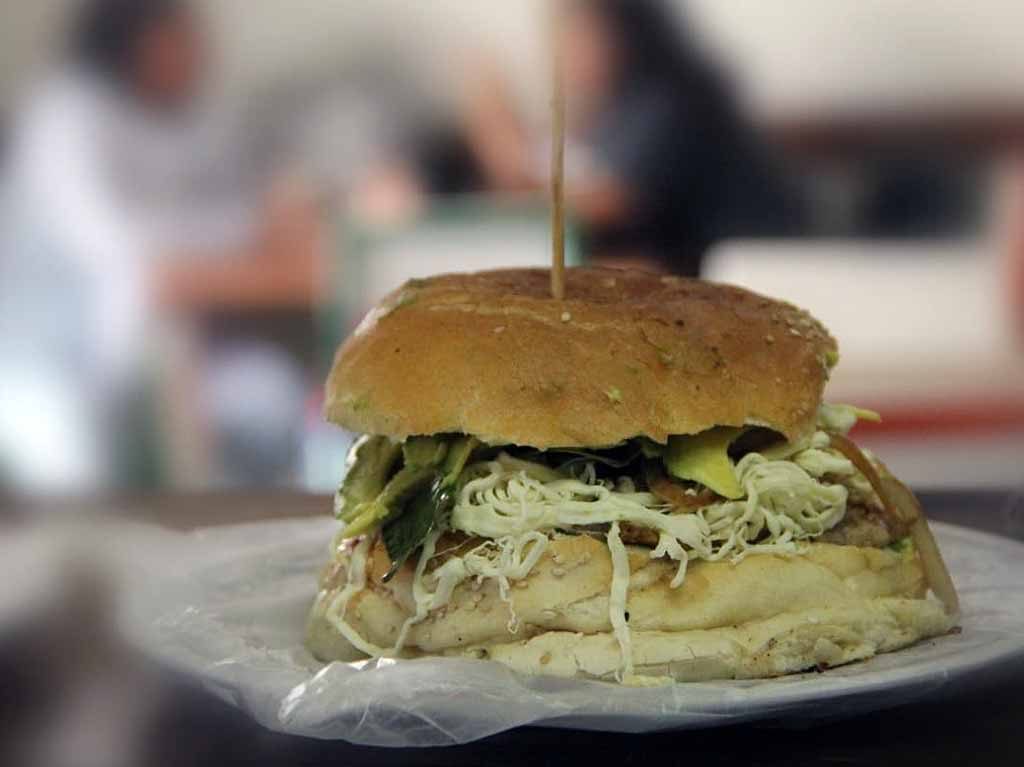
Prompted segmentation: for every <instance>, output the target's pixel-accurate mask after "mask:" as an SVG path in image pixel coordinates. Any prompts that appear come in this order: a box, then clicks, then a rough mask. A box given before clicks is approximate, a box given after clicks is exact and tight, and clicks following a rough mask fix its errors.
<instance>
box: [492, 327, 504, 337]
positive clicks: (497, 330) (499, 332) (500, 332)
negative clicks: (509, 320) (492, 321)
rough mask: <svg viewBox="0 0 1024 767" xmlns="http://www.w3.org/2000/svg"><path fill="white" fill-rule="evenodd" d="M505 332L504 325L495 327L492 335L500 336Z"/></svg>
mask: <svg viewBox="0 0 1024 767" xmlns="http://www.w3.org/2000/svg"><path fill="white" fill-rule="evenodd" d="M505 330H506V328H505V326H504V325H500V326H499V327H496V328H495V329H494V333H495V335H499V336H500V335H501V334H502V333H504V332H505Z"/></svg>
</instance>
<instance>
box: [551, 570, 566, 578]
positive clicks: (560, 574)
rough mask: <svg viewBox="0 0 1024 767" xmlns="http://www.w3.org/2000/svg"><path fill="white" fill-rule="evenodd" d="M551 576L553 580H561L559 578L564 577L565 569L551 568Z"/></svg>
mask: <svg viewBox="0 0 1024 767" xmlns="http://www.w3.org/2000/svg"><path fill="white" fill-rule="evenodd" d="M551 575H553V576H554V577H555V578H561V577H563V576H564V575H565V568H563V567H552V568H551Z"/></svg>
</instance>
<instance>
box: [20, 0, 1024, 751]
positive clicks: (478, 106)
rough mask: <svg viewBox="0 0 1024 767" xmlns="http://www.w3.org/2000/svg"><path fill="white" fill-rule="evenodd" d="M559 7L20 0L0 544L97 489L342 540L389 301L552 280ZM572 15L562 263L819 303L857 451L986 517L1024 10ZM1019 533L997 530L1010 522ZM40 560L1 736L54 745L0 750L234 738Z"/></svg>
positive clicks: (727, 3) (886, 3)
mask: <svg viewBox="0 0 1024 767" xmlns="http://www.w3.org/2000/svg"><path fill="white" fill-rule="evenodd" d="M545 5H546V3H545V1H544V0H517V1H516V2H503V3H492V2H486V3H485V2H480V1H479V0H432V1H431V2H417V1H416V0H372V2H370V0H362V1H361V2H357V1H356V0H329V1H327V0H287V1H286V0H260V2H252V1H251V0H195V2H187V1H185V0H88V1H86V2H79V1H76V0H34V1H33V2H31V3H26V2H22V3H13V2H8V3H6V4H5V8H4V10H3V15H2V22H0V522H5V521H11V520H19V519H24V518H26V517H27V518H30V519H31V518H34V517H33V514H34V513H35V512H38V513H37V514H36V517H38V518H45V519H47V520H49V519H52V518H53V517H55V516H59V517H61V518H62V519H64V520H65V521H66V520H67V519H68V518H75V519H79V520H93V519H94V517H93V516H90V515H88V514H87V513H86V512H87V511H90V510H91V511H96V510H101V511H103V510H108V509H110V508H112V505H111V499H113V500H114V501H115V502H116V503H117V504H118V507H119V508H129V507H130V508H136V507H137V508H140V509H146V510H148V511H147V513H143V512H139V513H138V514H137V515H136V516H138V517H140V518H144V519H155V520H157V521H159V522H161V523H162V524H166V525H170V526H173V527H178V528H190V527H197V526H203V525H205V524H211V523H225V522H231V521H239V520H249V519H253V518H260V517H274V516H282V515H284V514H292V513H304V514H325V513H326V512H327V508H328V506H327V505H326V501H324V500H323V499H322V497H321V496H320V495H317V494H323V493H326V492H330V491H332V490H333V488H334V486H335V485H336V483H337V482H338V480H339V478H340V474H341V472H342V468H343V462H344V456H345V453H346V450H347V447H348V444H349V442H350V440H351V435H346V434H344V433H342V432H341V431H339V430H337V429H334V428H332V427H329V426H327V425H325V424H323V423H322V421H321V418H320V409H321V404H322V394H321V383H322V380H323V378H324V376H325V375H326V372H327V370H328V368H329V365H330V361H331V356H332V354H333V352H334V349H335V348H336V346H337V345H338V344H339V343H340V341H341V340H342V339H343V338H344V337H345V336H346V335H347V333H348V332H349V331H350V330H351V329H352V328H353V327H354V326H355V324H356V323H357V322H358V321H359V319H360V318H361V316H362V315H363V314H364V313H365V312H366V310H367V309H368V308H369V307H370V306H371V305H372V304H373V303H374V302H375V301H376V300H378V299H379V298H380V297H382V296H383V295H384V294H385V293H387V292H388V291H390V290H391V289H393V288H395V287H397V286H398V285H399V284H400V283H401V282H403V281H404V280H406V279H408V278H411V277H417V276H423V275H427V274H431V273H435V272H439V271H458V270H473V269H486V268H492V267H498V266H508V265H543V264H545V263H547V260H548V241H549V235H548V209H547V200H546V192H545V189H546V187H547V184H548V177H547V173H548V156H549V152H550V140H549V138H548V136H549V130H550V126H549V122H548V114H547V113H548V108H547V104H548V99H549V80H550V72H549V63H548V62H549V61H550V36H549V28H548V27H547V26H546V25H547V21H548V14H547V12H546V8H545ZM566 5H567V7H568V15H567V19H566V24H565V25H564V29H563V30H562V32H561V35H560V40H559V44H560V45H562V46H563V47H564V52H565V67H566V71H565V74H566V80H567V88H568V93H569V104H568V110H569V120H568V121H569V146H568V175H569V191H568V201H569V205H570V209H571V217H572V223H571V228H570V242H569V255H570V260H571V261H572V262H573V263H596V264H606V265H611V266H632V267H637V268H642V269H647V270H654V271H663V272H670V273H676V274H682V275H691V276H693V275H703V276H706V277H710V278H713V279H717V280H722V281H727V282H734V283H738V284H742V285H745V286H749V287H752V288H754V289H757V290H760V291H763V292H766V293H768V294H772V295H777V296H781V297H784V298H787V299H790V300H792V301H793V302H795V303H798V304H800V305H802V306H804V307H806V308H808V309H810V310H811V311H812V312H813V313H814V314H816V315H817V316H819V317H820V318H821V319H823V320H824V321H825V322H826V323H827V324H828V325H829V326H830V327H831V329H832V330H833V332H834V334H835V335H836V336H837V337H838V338H839V340H840V342H841V347H842V349H843V362H842V364H841V365H840V367H839V369H838V371H837V373H836V375H835V378H834V380H833V382H832V388H831V391H830V394H829V399H831V400H832V401H836V402H850V403H854V404H857V405H860V406H863V407H868V408H874V409H877V410H879V411H881V412H882V413H883V414H884V416H885V421H884V422H883V423H882V424H879V425H871V426H869V427H862V430H861V432H860V433H859V439H860V440H861V441H862V442H863V443H864V444H866V445H867V446H869V447H871V448H874V449H875V450H876V451H877V452H879V453H880V455H881V456H882V457H883V458H884V459H885V460H886V461H887V462H888V463H889V464H890V465H891V467H892V468H893V469H894V471H895V472H896V473H897V474H899V475H900V476H902V477H904V478H905V479H907V480H908V481H909V482H910V483H911V484H912V485H913V486H914V487H915V488H918V489H921V490H926V491H927V490H931V491H935V490H945V491H950V490H959V491H965V490H970V491H972V492H977V491H985V492H988V493H989V495H987V496H985V497H987V498H989V502H988V507H989V508H994V509H995V510H997V511H998V510H999V509H1001V508H1003V507H1002V499H1003V498H1005V497H1007V494H1008V493H1009V492H1010V491H1011V490H1012V489H1013V488H1015V487H1018V486H1019V485H1020V480H1021V473H1022V472H1021V467H1022V460H1021V457H1022V455H1024V452H1022V448H1024V151H1022V150H1024V57H1022V55H1021V50H1022V43H1024V4H1022V3H1020V2H1019V1H1018V0H974V2H970V3H967V2H960V1H957V0H931V1H930V2H928V3H923V2H918V1H917V0H788V1H787V2H786V3H784V4H780V3H755V2H749V0H665V2H658V0H567V3H566ZM295 491H300V492H301V493H305V494H308V495H299V494H298V493H296V492H295ZM210 493H214V494H216V495H213V496H210V495H209V494H210ZM231 493H234V495H231ZM288 493H290V494H288ZM200 494H205V495H200ZM200 497H202V498H211V497H212V498H214V499H215V500H213V501H204V502H200V501H198V500H196V499H198V498H200ZM929 497H930V498H931V502H930V509H931V510H933V513H934V514H937V515H939V516H942V514H943V513H944V512H943V508H944V507H943V505H942V504H943V501H942V499H943V498H945V499H946V505H947V506H957V508H958V509H959V510H960V511H962V508H960V506H961V505H962V504H960V501H957V500H956V498H958V497H959V496H949V495H945V496H943V495H935V494H934V492H933V493H932V494H931V495H930V496H929ZM972 497H974V496H972ZM979 497H980V496H979ZM140 498H145V499H146V500H145V501H139V500H138V499H140ZM302 498H304V499H305V500H301V501H300V499H302ZM129 499H131V502H130V503H129ZM950 499H952V501H951V500H950ZM992 499H995V500H992ZM958 504H960V505H958ZM1006 508H1007V509H1008V510H1009V511H1008V513H1010V514H1014V513H1015V514H1016V516H1015V517H1011V518H1010V519H1011V522H1010V524H1011V528H1002V527H999V525H1000V524H1002V523H998V524H997V523H991V524H989V523H987V522H986V523H984V524H982V526H985V525H989V526H990V527H992V529H1000V530H1001V531H1003V532H1007V530H1009V532H1010V534H1016V535H1018V536H1019V535H1024V522H1022V521H1021V507H1020V506H1018V507H1017V511H1016V512H1013V511H1012V509H1013V507H1012V506H1007V507H1006ZM56 510H60V512H61V513H58V512H57V511H56ZM945 518H953V517H950V516H947V517H945ZM993 518H994V517H993ZM980 519H981V515H980V514H979V515H978V520H980ZM1014 519H1016V520H1017V521H1016V522H1013V520H1014ZM85 524H91V523H90V522H85ZM1013 525H1016V527H1013ZM7 529H8V528H7V527H0V544H5V543H6V542H8V541H7V539H6V538H5V537H4V536H5V535H6V530H7ZM70 537H71V538H74V537H75V536H74V535H72V536H70ZM46 540H48V541H50V543H47V544H46V545H45V546H43V545H42V544H40V546H41V548H39V547H34V544H33V545H28V544H26V543H25V542H24V541H21V542H18V541H16V540H14V539H13V538H11V539H10V541H9V542H10V543H11V545H10V547H7V548H5V549H4V550H5V551H6V553H5V554H4V556H3V557H0V562H2V564H3V565H4V566H5V567H6V571H5V573H6V574H4V575H3V580H4V582H5V584H7V585H8V586H9V587H10V588H9V591H10V592H11V594H13V595H15V596H17V597H19V598H18V599H15V600H13V602H12V604H11V605H7V604H0V629H3V630H2V631H0V679H2V680H3V683H2V686H3V687H5V689H6V690H7V691H8V692H9V694H8V695H7V698H6V700H9V701H11V704H10V705H7V702H6V700H5V702H3V703H2V704H0V725H2V724H3V723H4V722H5V721H8V720H11V721H17V722H20V724H21V726H22V730H19V731H24V732H31V733H36V735H35V736H33V737H31V738H28V739H25V740H19V741H17V742H16V743H14V745H13V746H11V747H13V748H17V749H21V750H20V751H19V752H18V753H19V757H18V760H17V761H13V760H12V761H9V763H12V764H13V763H26V764H28V763H31V764H46V765H59V764H76V765H81V764H104V765H112V764H133V763H144V764H150V765H152V764H174V763H182V764H194V763H199V762H198V754H199V752H198V751H195V752H192V751H189V750H188V747H190V746H191V745H195V744H189V743H187V742H186V741H178V743H177V746H178V749H179V751H178V752H175V751H174V749H170V750H168V749H164V748H162V747H157V748H156V749H154V748H153V745H152V744H153V743H161V744H163V743H165V742H166V741H167V739H166V737H160V738H159V739H157V740H154V737H155V736H154V733H158V734H159V733H164V734H166V732H167V731H174V730H175V728H176V727H177V728H178V729H179V730H180V729H183V728H184V729H188V730H189V731H191V732H201V731H202V732H207V735H211V733H212V731H213V730H216V729H217V727H218V722H223V721H224V716H225V715H224V714H223V713H221V714H218V715H213V714H211V713H210V711H209V710H208V709H207V708H205V706H206V705H207V704H205V703H199V702H197V701H196V700H195V699H194V698H193V697H189V696H190V695H192V693H189V694H188V695H186V696H185V699H186V701H187V702H186V703H181V704H180V705H178V707H177V708H174V707H170V708H169V707H168V705H169V704H167V699H168V698H167V695H168V693H167V692H166V680H164V679H163V678H160V677H159V675H154V672H153V671H152V669H150V668H149V667H147V666H144V665H142V664H140V662H139V660H138V659H137V658H135V656H134V655H132V654H130V653H127V652H125V651H124V650H123V649H122V650H119V651H114V650H111V649H110V648H111V647H112V646H114V644H115V642H114V640H112V639H111V637H110V636H108V635H107V633H105V632H107V631H108V629H109V622H107V621H106V620H105V618H104V616H106V614H107V613H106V610H107V609H108V608H107V606H106V603H105V602H104V598H105V597H104V596H103V595H104V594H107V593H108V591H107V590H105V588H103V586H102V584H101V583H99V582H98V581H97V578H98V577H99V576H98V575H97V574H96V573H95V572H94V571H93V570H88V571H87V574H83V571H81V570H80V569H76V565H75V562H76V561H77V560H76V557H75V556H70V555H68V551H66V550H65V549H63V548H60V547H58V549H59V551H60V552H63V553H60V555H59V556H58V553H55V551H54V549H53V546H52V545H50V544H51V543H52V540H51V539H46ZM8 548H9V550H8ZM44 550H45V551H46V552H49V554H45V553H44ZM92 554H93V556H95V551H93V552H92ZM100 580H102V579H100ZM311 583H312V582H311ZM44 592H45V593H46V594H49V597H44V596H40V594H42V593H44ZM0 602H2V600H0ZM44 604H50V605H56V606H57V607H56V608H54V609H52V610H50V611H49V612H45V611H42V609H41V605H44ZM26 615H28V616H29V619H26V617H25V616H26ZM12 616H14V617H12ZM16 619H17V620H16ZM8 627H17V628H13V629H12V630H11V631H7V630H6V629H7V628H8ZM71 632H74V633H75V636H76V638H77V639H80V640H81V641H79V642H76V643H74V646H75V648H77V649H76V650H75V652H74V653H71V656H70V657H68V653H67V652H66V643H67V640H66V637H67V636H68V635H69V634H70V633H71ZM58 660H59V661H60V662H58ZM44 667H47V670H48V675H44V676H39V673H40V669H42V668H44ZM41 679H42V680H48V681H42V682H41V681H40V680H41ZM115 682H116V683H115ZM128 688H131V694H127V693H126V690H127V689H128ZM12 691H13V692H12ZM158 691H163V692H160V694H158ZM48 696H49V697H48ZM161 696H163V697H161ZM0 697H2V696H0ZM26 698H27V699H28V703H27V704H26V703H25V701H26ZM179 703H180V696H179ZM33 705H34V706H35V708H33V707H32V706H33ZM26 711H29V712H31V711H42V712H45V714H46V715H45V717H44V718H43V719H41V720H40V721H39V722H36V721H35V720H32V719H31V718H30V717H31V716H32V715H31V714H26V713H25V712H26ZM218 716H219V717H220V718H219V719H218V718H217V717H218ZM26 717H29V719H26ZM231 721H232V722H234V726H238V727H240V726H241V725H239V724H238V723H237V721H236V720H231ZM146 727H149V728H150V729H149V730H147V729H146ZM204 727H205V730H204ZM161 728H162V729H161ZM40 733H42V734H41V735H40ZM47 733H50V734H47ZM147 733H149V738H148V740H147ZM204 737H205V736H204ZM211 737H214V738H216V735H211ZM8 745H9V743H8V742H7V741H6V740H4V739H2V738H0V762H6V760H5V752H4V748H5V747H7V746H8ZM207 745H208V744H207ZM265 745H266V744H265ZM195 747H196V748H199V746H195ZM182 748H184V749H185V750H184V751H180V749H182ZM224 753H225V754H227V753H230V749H228V750H226V751H225V752H224ZM268 753H270V754H271V755H272V754H273V753H274V752H273V751H268ZM268 758H269V757H268ZM90 760H91V761H90Z"/></svg>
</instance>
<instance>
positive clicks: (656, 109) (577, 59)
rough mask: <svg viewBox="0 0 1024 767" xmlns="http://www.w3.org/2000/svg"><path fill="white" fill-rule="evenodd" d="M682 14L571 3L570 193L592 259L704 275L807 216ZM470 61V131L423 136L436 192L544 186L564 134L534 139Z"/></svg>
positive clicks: (424, 162)
mask: <svg viewBox="0 0 1024 767" xmlns="http://www.w3.org/2000/svg"><path fill="white" fill-rule="evenodd" d="M676 16H677V14H676V12H675V9H673V8H671V7H669V6H668V5H667V4H666V3H663V2H659V0H567V2H566V18H565V20H564V23H563V24H562V25H561V27H560V35H561V38H560V40H559V41H558V44H559V45H560V46H561V47H562V51H563V56H564V67H565V88H566V93H567V101H568V103H567V110H568V115H567V118H568V147H567V172H568V179H569V180H568V186H567V190H566V194H567V197H568V201H569V204H570V205H571V208H572V213H573V215H574V216H575V218H576V220H577V223H578V224H579V225H580V226H581V227H582V234H583V236H584V240H585V242H584V245H585V248H586V251H587V253H588V254H589V256H590V257H591V258H592V259H596V260H599V261H603V262H606V263H623V264H624V265H633V266H641V267H646V268H649V269H669V270H671V271H674V272H677V273H679V274H684V275H694V276H695V275H697V274H699V272H700V265H701V261H702V258H703V255H704V253H705V251H706V250H707V249H708V247H709V246H710V245H712V244H713V243H714V242H716V241H717V240H719V239H722V238H725V237H735V236H767V235H772V236H786V235H791V234H793V233H795V232H797V231H799V230H800V229H801V227H802V225H803V220H804V214H803V209H802V205H801V204H800V201H799V200H798V196H797V195H796V194H795V191H794V190H793V189H791V188H789V186H788V185H787V183H785V181H784V180H783V178H782V175H781V174H780V173H778V172H777V170H776V169H775V168H774V167H773V165H772V162H771V161H770V158H769V155H768V152H767V151H766V149H765V148H764V147H763V146H762V144H761V142H760V140H759V138H758V137H757V136H756V135H755V133H754V131H753V130H752V128H751V126H750V125H748V123H747V122H746V120H745V119H744V117H743V116H742V114H741V113H740V111H739V109H738V107H737V104H736V101H735V100H734V98H733V96H732V94H731V92H730V88H729V87H728V85H727V83H726V82H725V81H724V80H723V79H722V78H721V77H720V76H719V74H718V73H717V72H716V71H715V69H714V67H713V66H712V65H711V63H710V62H709V61H708V59H707V57H706V56H705V54H704V52H703V51H702V50H701V49H700V46H699V44H698V42H697V41H696V40H695V39H694V36H693V34H692V33H690V32H689V31H688V30H686V29H685V28H683V27H681V25H680V24H679V22H678V20H677V18H676ZM467 70H468V71H470V72H471V73H472V76H473V77H475V83H474V84H473V85H472V86H471V88H470V90H469V94H468V98H467V99H466V100H465V104H464V108H463V110H462V114H461V116H460V117H461V124H460V126H459V127H458V128H457V129H456V130H455V131H454V132H452V131H444V130H441V131H434V132H431V133H429V134H428V135H427V136H426V137H425V139H423V140H421V141H420V144H419V151H418V153H417V154H418V156H419V158H420V159H419V161H418V170H419V175H420V178H421V179H422V183H423V185H424V187H425V190H426V191H427V192H428V193H441V194H448V193H453V192H455V193H466V192H470V193H478V192H482V191H488V192H492V193H498V194H501V195H505V196H508V195H512V196H515V195H521V194H524V193H528V192H531V191H532V192H534V193H536V192H538V191H541V190H542V189H543V188H544V186H545V185H546V184H547V173H548V167H547V156H548V153H549V151H550V141H549V140H544V139H540V140H535V138H534V137H531V135H530V131H528V130H527V129H526V128H525V127H524V125H523V123H522V122H521V120H520V119H519V110H518V109H517V108H516V106H515V104H514V99H513V98H512V97H511V94H510V91H509V89H508V87H507V85H506V83H505V82H504V80H503V78H502V76H501V73H500V72H498V71H497V70H496V69H495V68H494V67H493V66H489V65H486V64H481V63H480V62H474V64H473V65H472V66H470V67H467ZM391 178H392V180H393V178H394V176H393V175H392V176H391ZM392 188H394V187H392Z"/></svg>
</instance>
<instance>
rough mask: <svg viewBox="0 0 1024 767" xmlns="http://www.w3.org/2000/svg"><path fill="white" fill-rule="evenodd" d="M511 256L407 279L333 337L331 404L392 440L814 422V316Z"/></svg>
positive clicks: (593, 442)
mask: <svg viewBox="0 0 1024 767" xmlns="http://www.w3.org/2000/svg"><path fill="white" fill-rule="evenodd" d="M549 286H550V277H549V272H548V271H547V270H543V269H530V270H504V271H494V272H481V273H479V274H462V275H444V276H439V277H434V278H431V279H428V280H414V281H412V282H409V283H407V284H406V285H405V286H403V287H402V288H401V289H399V290H397V291H396V292H394V293H393V294H391V295H390V296H389V297H388V298H386V299H385V300H384V301H383V302H382V303H381V304H380V306H378V307H377V308H376V309H374V310H373V311H372V312H371V313H370V314H369V315H368V316H367V318H366V319H365V320H364V321H363V323H362V325H360V327H359V328H358V329H357V330H356V332H355V333H354V334H353V335H352V337H351V338H349V339H348V341H347V342H346V343H345V344H344V345H343V346H342V348H341V349H340V350H339V352H338V354H337V357H336V359H335V362H334V368H333V370H332V371H331V374H330V377H329V378H328V380H327V393H326V394H327V403H326V416H327V418H328V420H330V421H333V422H335V423H337V424H339V425H341V426H343V427H345V428H347V429H350V430H352V431H356V432H361V433H368V434H380V435H385V436H389V437H392V438H394V439H399V440H402V439H405V438H407V437H410V436H415V435H428V434H442V433H460V434H468V435H473V436H476V437H479V438H480V439H481V440H482V441H484V442H486V443H490V444H515V445H528V446H532V447H537V448H541V449H545V448H553V447H594V448H596V447H606V446H611V445H615V444H618V443H619V442H622V441H623V440H626V439H630V438H632V437H639V436H644V437H649V438H650V439H653V440H655V441H657V442H662V443H664V442H665V441H666V440H667V439H668V437H669V436H671V435H676V434H697V433H699V432H702V431H705V430H707V429H710V428H712V427H715V426H746V425H756V426H765V427H768V428H771V429H773V430H775V431H777V432H780V433H782V434H783V435H785V436H786V437H788V438H789V439H800V438H802V437H805V436H807V435H809V434H810V433H811V432H813V430H814V429H815V424H816V418H817V410H818V406H819V405H820V404H821V398H822V393H823V391H824V388H825V384H826V382H827V380H828V374H829V369H830V367H831V365H832V364H834V363H835V361H836V360H837V359H838V351H837V347H836V343H835V341H834V340H833V339H832V337H831V336H830V335H829V333H828V331H827V330H825V328H824V327H823V326H822V325H821V324H820V323H819V322H818V321H817V320H815V319H814V318H813V317H811V316H810V315H809V314H807V313H806V312H804V311H801V310H799V309H797V308H795V307H793V306H791V305H789V304H785V303H781V302H779V301H773V300H771V299H768V298H764V297H762V296H759V295H757V294H755V293H751V292H749V291H746V290H743V289H740V288H736V287H731V286H727V285H718V284H714V283H710V282H703V281H700V280H690V279H683V278H680V277H663V276H659V275H653V274H647V273H644V272H636V271H622V270H615V269H591V268H580V269H570V270H568V271H567V273H566V299H565V300H564V301H556V300H555V299H553V298H552V297H551V294H550V287H549Z"/></svg>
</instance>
